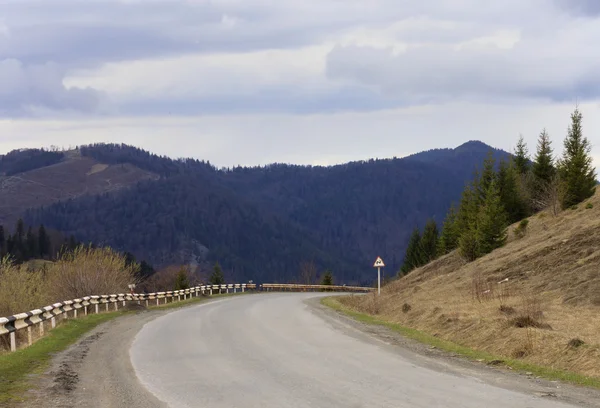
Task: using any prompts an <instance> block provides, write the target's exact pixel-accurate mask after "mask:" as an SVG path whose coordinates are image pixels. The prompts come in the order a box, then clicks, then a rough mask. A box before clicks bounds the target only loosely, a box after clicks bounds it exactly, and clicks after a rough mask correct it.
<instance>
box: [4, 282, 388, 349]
mask: <svg viewBox="0 0 600 408" xmlns="http://www.w3.org/2000/svg"><path fill="white" fill-rule="evenodd" d="M260 289H261V290H263V291H267V292H269V291H274V290H280V291H292V292H299V291H308V290H329V291H345V292H370V291H372V290H376V289H374V288H364V287H359V286H327V285H296V284H278V283H264V284H262V285H260ZM238 290H241V292H242V293H245V292H247V291H248V290H257V285H256V284H255V283H235V284H232V283H229V284H222V285H201V286H196V287H193V288H189V289H184V290H177V291H167V292H156V293H139V294H138V293H127V294H123V293H119V294H113V295H93V296H86V297H83V298H81V299H74V300H66V301H64V302H60V303H54V304H52V305H50V306H45V307H42V308H40V309H35V310H32V311H30V312H26V313H19V314H16V315H13V316H8V317H0V336H5V335H8V338H9V342H10V351H16V350H17V349H18V348H19V347H18V344H17V342H18V341H19V336H18V335H17V334H18V332H19V330H22V329H27V346H31V345H32V344H33V343H34V340H35V339H34V330H33V329H34V326H36V325H37V326H38V330H37V336H35V337H37V338H40V337H43V336H44V334H45V333H46V327H45V323H46V322H47V321H50V326H51V328H52V329H53V328H55V327H56V325H57V318H58V317H62V318H63V319H67V318H69V312H72V318H74V319H76V318H78V317H80V316H81V310H82V309H83V315H84V316H87V315H88V313H96V314H97V313H100V312H101V309H103V311H106V312H109V311H110V304H111V303H113V304H114V310H115V311H118V310H119V303H120V304H121V305H122V306H123V307H125V306H126V305H127V302H137V303H138V304H141V302H142V301H144V302H145V304H146V307H148V306H149V304H150V303H151V302H152V304H154V303H156V306H159V305H160V304H161V299H164V302H163V303H164V304H166V303H169V299H170V301H171V302H175V301H180V300H182V299H181V298H182V297H183V300H186V299H191V298H192V297H194V294H195V296H196V297H199V296H200V295H202V296H206V295H208V296H212V295H213V292H214V291H216V292H217V293H219V294H221V293H223V291H225V293H237V292H238ZM175 299H177V300H175ZM102 304H103V305H104V307H102V308H101V305H102ZM92 306H93V307H92ZM90 307H92V308H90Z"/></svg>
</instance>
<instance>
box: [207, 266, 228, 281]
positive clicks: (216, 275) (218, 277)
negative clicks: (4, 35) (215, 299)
mask: <svg viewBox="0 0 600 408" xmlns="http://www.w3.org/2000/svg"><path fill="white" fill-rule="evenodd" d="M209 282H210V284H211V285H222V284H224V283H225V278H224V277H223V270H222V269H221V265H219V263H218V262H216V263H215V266H214V267H213V273H212V275H210V279H209Z"/></svg>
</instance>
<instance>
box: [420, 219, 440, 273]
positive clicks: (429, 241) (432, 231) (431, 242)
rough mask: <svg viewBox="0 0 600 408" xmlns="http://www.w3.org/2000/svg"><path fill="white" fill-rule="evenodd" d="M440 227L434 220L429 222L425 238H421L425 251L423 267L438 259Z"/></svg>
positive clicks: (426, 226) (424, 233)
mask: <svg viewBox="0 0 600 408" xmlns="http://www.w3.org/2000/svg"><path fill="white" fill-rule="evenodd" d="M438 236H439V233H438V227H437V224H436V223H435V221H434V220H429V221H427V224H425V229H424V230H423V236H421V245H420V247H421V249H422V251H423V265H425V264H427V263H429V262H431V261H433V260H434V259H435V258H436V254H437V246H438V239H439V238H438Z"/></svg>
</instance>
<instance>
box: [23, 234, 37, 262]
mask: <svg viewBox="0 0 600 408" xmlns="http://www.w3.org/2000/svg"><path fill="white" fill-rule="evenodd" d="M25 247H26V251H25V255H24V256H25V258H26V259H31V258H37V257H39V251H38V245H37V239H36V236H35V235H34V234H33V229H32V228H31V227H29V229H28V230H27V238H26V245H25Z"/></svg>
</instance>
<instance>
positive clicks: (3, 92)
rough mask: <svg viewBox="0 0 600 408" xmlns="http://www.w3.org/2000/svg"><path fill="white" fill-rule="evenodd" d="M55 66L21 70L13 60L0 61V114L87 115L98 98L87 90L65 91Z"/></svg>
mask: <svg viewBox="0 0 600 408" xmlns="http://www.w3.org/2000/svg"><path fill="white" fill-rule="evenodd" d="M64 74H65V72H64V70H63V69H61V68H60V67H59V66H58V65H56V64H52V63H47V64H43V65H29V66H25V65H23V64H22V63H21V62H20V61H18V60H15V59H6V60H0V114H1V115H5V116H23V115H28V114H31V113H32V112H33V111H36V110H38V109H50V110H72V111H78V112H91V111H94V110H96V108H97V107H98V106H99V104H100V100H101V95H100V94H99V93H98V92H96V91H94V90H91V89H80V88H65V86H64V85H63V82H62V81H63V78H64Z"/></svg>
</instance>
